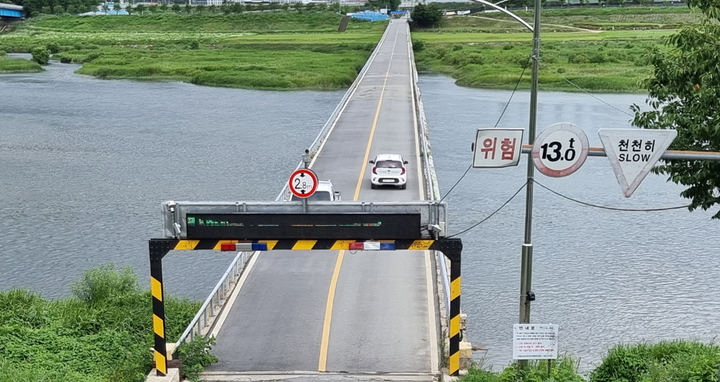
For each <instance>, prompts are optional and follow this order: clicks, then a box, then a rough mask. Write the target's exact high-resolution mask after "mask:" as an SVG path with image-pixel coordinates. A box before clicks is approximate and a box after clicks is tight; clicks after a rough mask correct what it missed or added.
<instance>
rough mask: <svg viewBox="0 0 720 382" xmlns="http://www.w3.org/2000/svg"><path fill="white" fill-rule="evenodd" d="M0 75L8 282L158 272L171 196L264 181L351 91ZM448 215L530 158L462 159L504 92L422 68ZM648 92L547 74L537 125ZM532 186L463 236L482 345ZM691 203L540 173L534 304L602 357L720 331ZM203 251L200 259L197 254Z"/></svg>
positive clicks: (587, 175) (49, 285)
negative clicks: (563, 89) (551, 84)
mask: <svg viewBox="0 0 720 382" xmlns="http://www.w3.org/2000/svg"><path fill="white" fill-rule="evenodd" d="M47 69H48V71H46V72H43V73H39V74H18V75H1V76H0V100H2V101H1V103H0V179H2V180H3V181H2V182H0V210H2V211H3V215H4V217H3V219H0V232H2V233H3V234H2V235H1V236H0V253H2V259H1V260H0V290H8V289H11V288H17V287H24V288H28V289H31V290H34V291H37V292H39V293H41V294H42V295H43V296H44V297H47V298H62V297H66V296H68V295H70V293H71V284H72V282H73V280H76V279H78V278H79V277H80V276H81V275H82V272H83V271H84V270H85V269H89V268H92V267H96V266H101V265H105V264H109V263H113V264H115V265H116V266H118V267H122V266H131V267H133V268H134V269H135V271H136V273H137V274H138V275H139V278H140V281H141V282H142V283H143V285H145V284H148V282H147V281H146V280H147V279H148V277H147V275H148V272H149V261H148V253H147V239H148V238H150V237H151V236H155V237H157V236H161V235H162V229H161V228H162V224H161V220H160V214H159V204H160V202H161V201H164V200H272V199H274V198H275V196H276V195H277V193H278V192H279V190H280V188H281V187H282V185H283V183H284V182H285V181H286V179H287V176H288V175H289V172H291V171H292V170H293V169H294V168H295V166H296V165H297V163H298V162H299V159H300V153H301V152H302V150H303V149H304V148H305V147H306V146H308V145H309V144H310V143H311V142H312V141H313V140H314V139H315V136H316V135H317V133H318V132H319V130H320V128H321V127H322V125H323V124H324V123H325V121H326V119H327V118H328V117H329V115H330V113H331V112H332V110H333V109H334V108H335V106H336V105H337V104H338V102H339V101H340V99H341V97H342V95H343V93H344V92H342V91H336V92H311V91H302V92H267V91H249V90H238V89H221V88H210V87H201V86H194V85H188V84H183V83H177V82H166V83H155V82H134V81H122V80H117V81H104V80H97V79H93V78H88V77H83V76H78V75H75V74H73V71H74V70H75V69H77V66H74V65H60V64H52V65H50V66H48V67H47ZM420 85H421V90H422V93H423V100H424V102H425V110H426V115H427V120H428V123H429V125H430V130H431V132H430V134H431V142H432V146H433V153H434V155H435V163H436V169H437V172H438V177H439V180H440V183H441V191H442V193H443V194H444V195H445V194H446V193H448V191H449V190H450V189H451V188H452V187H453V185H455V184H456V183H457V182H458V180H460V181H459V183H457V187H455V188H454V189H453V191H452V192H450V193H449V194H447V196H446V199H445V200H446V201H447V202H448V204H449V209H450V215H451V216H450V218H451V220H450V221H451V223H450V226H449V231H450V233H451V234H453V233H457V232H460V231H461V230H463V229H465V228H468V227H470V226H471V225H473V224H476V223H478V222H480V221H481V220H482V219H484V218H486V217H487V216H488V215H489V214H491V213H492V212H493V211H495V210H496V209H498V208H499V207H500V206H501V205H502V204H503V203H504V202H505V201H507V200H508V199H509V198H510V197H511V196H512V195H513V194H514V193H515V192H516V191H517V190H518V189H519V188H520V187H521V186H522V185H523V184H524V182H525V171H526V163H525V162H524V160H523V161H521V163H520V165H519V166H517V167H513V168H505V169H496V170H487V169H483V170H480V169H471V170H470V171H469V172H468V173H467V175H466V176H465V177H463V178H462V179H461V177H462V175H463V173H464V172H465V170H466V169H467V168H468V166H469V165H470V163H471V160H472V153H471V151H470V143H471V142H472V141H473V139H474V135H475V129H476V128H479V127H492V126H495V124H496V122H497V121H498V118H500V115H501V113H502V110H503V108H504V107H505V105H506V104H507V103H508V100H509V99H510V96H511V92H509V91H495V90H478V89H466V88H461V87H457V86H455V85H454V84H453V81H452V80H451V79H448V78H446V77H442V76H421V79H420ZM644 98H645V97H644V96H643V95H639V94H634V95H632V94H631V95H612V94H600V95H592V96H591V95H585V94H567V93H551V92H542V93H541V94H540V96H539V107H538V131H542V129H543V128H545V127H546V126H548V125H550V124H552V123H555V122H572V123H575V124H577V125H578V126H580V127H581V128H583V130H585V132H586V133H587V135H588V137H589V139H590V144H591V146H600V140H599V138H598V136H597V130H598V129H599V128H621V127H629V122H628V121H629V120H630V118H631V117H630V116H629V109H628V105H630V104H632V103H638V104H642V103H643V101H644ZM528 109H529V95H528V93H527V92H518V93H516V94H514V96H513V97H512V102H510V104H509V106H508V108H507V110H506V111H505V113H504V115H503V117H502V119H501V120H500V123H499V126H505V127H526V126H527V124H528V122H527V121H528ZM536 179H537V180H538V181H539V182H540V183H541V184H543V185H545V186H547V187H549V188H551V189H552V190H554V191H556V192H558V193H560V194H563V195H565V196H567V197H570V198H574V199H578V200H580V201H583V202H586V203H591V204H597V205H603V206H612V207H620V208H657V207H671V206H681V205H685V204H687V201H686V200H684V199H682V198H681V197H679V193H680V191H681V190H682V188H681V187H679V186H677V185H675V184H672V183H666V182H665V180H664V178H663V177H661V176H656V175H650V176H648V178H647V179H646V180H645V181H644V182H643V184H642V185H640V187H639V188H638V190H637V191H636V192H635V194H634V195H633V196H632V197H631V198H627V199H626V198H624V197H623V196H622V192H621V190H620V186H619V185H618V184H617V182H616V180H615V177H614V175H613V173H612V169H611V167H610V165H609V162H608V160H607V159H606V158H602V157H590V158H588V160H587V161H586V163H585V165H584V166H583V167H582V168H581V169H580V170H578V171H577V172H576V173H575V174H573V175H570V176H568V177H566V178H548V177H545V176H543V175H541V174H539V173H537V172H536ZM524 200H525V192H524V191H522V192H521V193H520V194H519V195H518V196H517V197H516V198H515V199H513V200H512V201H511V202H510V203H508V205H507V206H506V207H505V208H503V209H502V210H500V211H499V212H498V213H497V214H496V215H494V216H493V217H492V218H490V219H488V220H487V221H486V222H484V223H483V224H480V225H479V226H477V227H476V228H474V229H472V230H470V231H468V232H467V233H464V234H461V235H460V236H459V237H461V238H462V239H463V243H464V250H463V276H462V282H463V285H462V307H463V311H464V312H465V313H467V314H468V317H469V323H468V333H467V336H468V338H469V340H470V341H471V342H472V343H473V345H474V346H480V347H482V348H485V349H486V350H484V351H477V352H475V358H476V360H478V361H480V360H482V362H484V364H485V365H486V366H493V367H495V368H499V367H502V366H504V365H506V364H508V363H509V362H510V358H511V356H512V347H511V345H512V324H513V323H514V322H516V321H517V317H518V295H519V264H520V249H521V244H522V242H523V237H524V236H523V227H524V213H525V203H524ZM710 216H711V213H710V212H704V211H695V212H692V213H690V212H688V211H687V210H686V209H682V210H671V211H664V212H618V211H608V210H603V209H598V208H592V207H588V206H584V205H580V204H577V203H574V202H572V201H569V200H567V199H562V198H560V197H558V196H556V195H554V194H552V193H550V192H549V191H546V190H545V189H543V188H541V187H535V195H534V208H533V221H534V225H533V242H534V247H535V249H534V251H535V252H534V257H535V258H534V265H533V288H532V289H533V290H534V291H535V293H536V295H537V301H535V303H534V304H533V307H532V321H533V322H535V323H554V324H558V325H559V326H560V340H559V347H560V350H561V353H562V352H568V353H570V354H572V355H574V356H577V357H580V358H581V367H582V368H583V369H584V370H587V369H590V368H592V367H593V365H594V364H597V363H598V362H599V361H600V360H601V357H602V355H603V354H604V353H605V352H606V351H607V349H608V348H609V347H611V346H612V345H614V344H616V343H618V342H636V341H645V340H647V341H655V340H660V339H675V338H691V339H700V340H707V341H709V340H712V339H714V338H715V336H716V333H718V332H720V294H717V293H714V292H715V285H716V284H717V275H718V271H719V270H720V260H718V259H717V257H716V256H715V253H716V252H717V248H719V247H720V236H719V235H716V234H715V232H716V229H715V228H716V227H717V224H718V222H717V221H711V220H710ZM199 256H200V257H201V258H202V261H198V257H199ZM230 256H231V255H228V254H227V253H215V252H180V253H178V254H173V255H170V256H168V257H166V258H165V260H164V264H163V265H164V276H165V285H166V291H167V292H168V293H170V294H175V295H180V296H187V297H190V298H194V299H204V298H205V297H206V295H207V293H209V291H210V290H211V289H212V287H213V286H214V284H215V283H216V282H217V280H218V278H219V276H220V275H221V274H222V272H223V271H224V270H225V268H226V267H227V265H228V263H229V261H230V259H231V257H230Z"/></svg>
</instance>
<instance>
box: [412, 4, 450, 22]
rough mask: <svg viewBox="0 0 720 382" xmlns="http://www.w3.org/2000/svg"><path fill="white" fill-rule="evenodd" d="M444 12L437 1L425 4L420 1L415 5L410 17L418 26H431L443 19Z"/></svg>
mask: <svg viewBox="0 0 720 382" xmlns="http://www.w3.org/2000/svg"><path fill="white" fill-rule="evenodd" d="M442 17H443V13H442V10H440V7H439V6H438V5H437V3H430V4H427V5H426V4H423V3H420V4H418V5H416V6H415V9H413V11H412V13H411V14H410V18H412V25H413V26H414V27H418V28H430V27H433V26H435V25H437V24H438V23H440V20H442Z"/></svg>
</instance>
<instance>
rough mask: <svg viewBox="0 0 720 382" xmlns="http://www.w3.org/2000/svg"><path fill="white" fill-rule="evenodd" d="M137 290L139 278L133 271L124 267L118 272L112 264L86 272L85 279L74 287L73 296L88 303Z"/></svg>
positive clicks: (74, 284) (77, 282)
mask: <svg viewBox="0 0 720 382" xmlns="http://www.w3.org/2000/svg"><path fill="white" fill-rule="evenodd" d="M137 289H138V282H137V276H136V275H135V272H134V271H133V269H132V268H131V267H124V268H122V269H121V270H116V269H115V266H114V265H112V264H110V265H105V266H102V267H100V268H93V269H90V270H87V271H85V273H84V277H83V278H82V279H81V280H79V281H76V282H74V283H73V285H72V292H73V295H75V297H77V298H78V299H80V300H82V301H84V302H88V303H96V302H101V301H105V300H108V299H110V298H112V297H114V296H119V295H123V294H126V293H129V292H135V291H137Z"/></svg>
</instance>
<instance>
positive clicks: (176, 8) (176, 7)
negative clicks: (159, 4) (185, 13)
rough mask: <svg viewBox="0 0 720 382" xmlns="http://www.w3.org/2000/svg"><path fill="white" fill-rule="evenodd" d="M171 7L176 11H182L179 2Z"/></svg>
mask: <svg viewBox="0 0 720 382" xmlns="http://www.w3.org/2000/svg"><path fill="white" fill-rule="evenodd" d="M170 9H172V10H173V12H175V13H180V5H179V4H178V3H175V4H173V5H172V7H170Z"/></svg>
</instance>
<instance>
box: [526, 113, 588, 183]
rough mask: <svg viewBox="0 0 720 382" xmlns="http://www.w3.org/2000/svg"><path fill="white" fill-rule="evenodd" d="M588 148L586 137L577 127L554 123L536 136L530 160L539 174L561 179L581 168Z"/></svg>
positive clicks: (565, 123)
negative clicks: (531, 159)
mask: <svg viewBox="0 0 720 382" xmlns="http://www.w3.org/2000/svg"><path fill="white" fill-rule="evenodd" d="M588 148H589V144H588V138H587V135H585V133H584V132H583V131H582V130H581V129H580V128H579V127H578V126H577V125H575V124H572V123H567V122H561V123H555V124H553V125H550V126H548V128H546V129H545V130H543V132H542V133H540V135H538V137H537V139H536V140H535V143H534V144H533V148H532V158H533V162H534V163H535V167H536V168H537V169H538V171H540V172H541V173H543V174H545V175H547V176H553V177H562V176H567V175H570V174H572V173H573V172H575V171H576V170H577V169H579V168H580V167H582V165H583V163H585V159H587V156H588Z"/></svg>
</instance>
